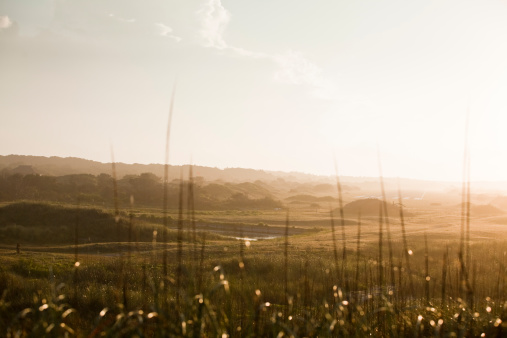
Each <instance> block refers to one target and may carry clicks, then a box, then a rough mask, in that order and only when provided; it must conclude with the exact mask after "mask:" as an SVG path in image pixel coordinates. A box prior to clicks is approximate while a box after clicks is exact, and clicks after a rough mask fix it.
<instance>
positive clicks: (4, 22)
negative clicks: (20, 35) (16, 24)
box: [0, 15, 12, 29]
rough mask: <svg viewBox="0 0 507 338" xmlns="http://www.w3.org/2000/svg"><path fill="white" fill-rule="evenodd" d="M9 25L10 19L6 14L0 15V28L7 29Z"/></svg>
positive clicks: (10, 24) (10, 23)
mask: <svg viewBox="0 0 507 338" xmlns="http://www.w3.org/2000/svg"><path fill="white" fill-rule="evenodd" d="M11 26H12V21H11V19H10V18H9V17H8V16H7V15H0V29H7V28H9V27H11Z"/></svg>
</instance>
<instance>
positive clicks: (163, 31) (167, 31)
mask: <svg viewBox="0 0 507 338" xmlns="http://www.w3.org/2000/svg"><path fill="white" fill-rule="evenodd" d="M155 27H157V29H158V34H159V35H161V36H164V37H168V38H170V39H173V40H174V41H176V42H180V41H181V38H180V37H179V36H176V35H174V34H172V32H173V29H172V28H171V27H169V26H167V25H164V24H163V23H160V22H158V23H155Z"/></svg>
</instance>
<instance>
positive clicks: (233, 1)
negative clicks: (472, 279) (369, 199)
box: [0, 0, 507, 181]
mask: <svg viewBox="0 0 507 338" xmlns="http://www.w3.org/2000/svg"><path fill="white" fill-rule="evenodd" d="M506 41H507V1H487V0H481V1H463V0H460V1H445V0H438V1H430V0H424V1H416V0H410V1H407V0H400V1H392V0H384V1H372V0H369V1H361V0H354V1H351V0H348V1H343V0H339V1H337V0H320V1H319V0H315V1H298V2H297V1H293V0H264V1H263V0H256V1H238V0H230V1H228V0H221V1H220V0H180V1H175V0H150V1H141V0H24V1H20V0H0V114H1V123H0V154H2V155H7V154H25V155H44V156H53V155H54V156H74V157H82V158H87V159H92V160H98V161H102V162H108V161H110V160H111V157H110V145H111V144H112V145H113V147H114V151H115V159H116V160H117V161H120V162H127V163H135V162H137V163H163V161H164V151H165V149H164V148H165V133H166V125H167V119H168V110H169V105H170V96H171V92H172V89H173V86H174V84H175V82H176V83H177V85H176V87H177V88H176V98H175V105H174V108H175V109H174V118H173V129H172V134H171V153H170V163H172V164H183V163H189V162H191V161H192V162H193V163H194V164H200V165H206V166H216V167H220V168H225V167H247V168H256V169H268V170H284V171H301V172H308V173H316V174H333V173H334V164H333V156H334V155H333V154H335V155H336V159H337V162H338V166H339V170H340V174H343V175H353V176H377V175H378V166H377V146H378V147H379V148H380V153H381V157H382V165H383V171H384V175H385V176H402V177H413V178H424V179H446V180H458V181H459V180H461V179H462V167H463V148H464V142H465V124H466V123H465V121H466V115H467V110H469V111H470V135H469V142H470V146H471V167H472V169H471V170H472V176H473V178H474V179H482V180H507V133H506V131H505V130H506V127H507V43H506Z"/></svg>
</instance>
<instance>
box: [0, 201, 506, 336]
mask: <svg viewBox="0 0 507 338" xmlns="http://www.w3.org/2000/svg"><path fill="white" fill-rule="evenodd" d="M405 204H407V205H405V208H404V211H405V213H406V214H407V215H409V216H408V217H406V218H405V222H404V227H405V233H406V243H407V249H408V251H409V252H410V255H404V252H405V251H404V244H403V243H404V242H403V236H402V227H401V222H400V217H399V215H392V214H390V215H389V217H388V218H385V219H380V220H379V216H378V212H377V214H376V215H375V214H374V213H370V214H369V213H368V212H367V210H366V211H365V213H364V215H363V216H362V217H361V220H360V221H359V220H358V217H357V215H355V216H353V215H349V214H345V218H346V220H345V221H344V226H343V227H342V226H341V221H340V220H339V219H338V217H336V216H333V219H334V222H333V223H334V231H333V226H332V225H331V217H330V214H329V211H325V210H323V209H322V210H315V209H313V208H308V207H302V208H298V209H296V208H294V209H290V210H289V212H288V223H286V222H287V212H286V211H285V210H220V211H199V210H196V211H195V219H196V223H195V224H196V226H195V232H194V231H193V228H192V222H191V221H189V220H188V219H186V217H187V214H186V213H185V212H183V211H182V213H181V220H180V221H178V219H179V218H180V216H179V211H178V210H169V211H168V215H169V216H170V219H171V221H170V222H169V223H168V230H167V233H166V235H165V236H166V239H167V242H166V243H163V240H162V238H163V232H164V229H163V225H162V224H163V219H162V217H163V213H162V211H161V210H156V209H149V210H148V209H139V210H135V209H132V210H131V211H132V212H131V215H132V216H133V217H132V218H130V217H129V214H127V213H124V215H123V216H121V217H120V219H119V220H118V222H115V218H114V214H113V212H112V211H107V210H99V209H94V208H92V207H90V208H85V207H81V208H79V209H76V207H75V206H69V205H61V204H60V205H47V204H31V203H29V202H26V203H21V204H11V205H5V206H4V207H3V208H2V209H1V212H0V217H1V218H2V222H4V224H2V227H1V230H2V232H1V233H0V235H1V236H2V237H1V238H2V241H1V245H0V257H1V258H0V260H1V261H2V266H1V268H0V289H1V290H3V291H2V292H3V295H2V301H1V303H0V314H1V316H0V318H1V322H0V324H1V325H0V327H4V329H3V333H2V334H7V335H8V336H24V335H32V336H40V335H50V336H60V335H65V334H69V335H77V336H101V335H109V336H117V335H129V336H130V335H134V336H136V335H137V336H223V335H226V336H227V335H229V336H283V335H287V336H370V335H374V336H432V335H436V336H481V335H483V336H484V335H485V336H505V335H507V327H505V324H506V323H507V317H506V316H507V302H506V300H507V298H506V290H505V288H506V286H507V285H506V282H507V271H506V266H507V252H506V250H507V249H506V248H507V232H506V231H505V226H506V225H505V219H504V217H503V216H502V215H501V214H499V215H495V216H490V215H489V214H487V213H485V214H484V215H480V214H478V215H477V216H473V215H472V216H471V217H470V235H469V238H470V241H469V245H468V244H467V245H466V248H465V250H466V251H465V257H463V259H459V255H458V254H459V252H460V222H461V214H460V207H459V206H457V205H456V204H454V201H452V202H448V203H433V204H431V203H430V202H428V201H426V202H424V203H423V202H416V201H412V202H408V201H407V202H406V203H405ZM8 208H11V209H8ZM34 219H38V220H39V221H40V224H36V225H33V223H34ZM380 221H381V222H380ZM9 222H10V223H9ZM54 222H56V223H57V224H54ZM387 222H389V230H390V231H389V232H387ZM380 223H381V224H383V229H382V232H379V224H380ZM6 224H9V225H6ZM30 224H31V225H30ZM41 229H44V231H43V230H41ZM286 230H287V232H286ZM154 231H156V235H154ZM358 231H360V233H358ZM30 234H37V236H36V237H33V236H32V237H30ZM62 234H64V235H62ZM252 234H255V235H256V236H252ZM379 234H381V235H382V240H381V241H379ZM246 237H248V238H249V239H242V240H241V239H240V240H238V239H237V238H246ZM252 237H256V238H252ZM263 237H269V238H270V239H262V238H263ZM41 239H42V240H41ZM129 239H130V240H129ZM425 239H426V242H425ZM16 243H20V252H19V253H17V252H16ZM425 243H427V244H425ZM76 262H78V263H76Z"/></svg>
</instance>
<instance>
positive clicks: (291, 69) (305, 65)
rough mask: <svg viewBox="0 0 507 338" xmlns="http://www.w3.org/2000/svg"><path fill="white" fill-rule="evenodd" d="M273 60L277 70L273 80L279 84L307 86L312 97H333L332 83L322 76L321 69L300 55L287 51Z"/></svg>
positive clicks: (334, 92) (333, 88)
mask: <svg viewBox="0 0 507 338" xmlns="http://www.w3.org/2000/svg"><path fill="white" fill-rule="evenodd" d="M273 60H274V61H275V62H276V64H278V66H279V69H278V70H277V71H276V72H275V74H274V76H273V78H274V80H275V81H277V82H280V83H287V84H293V85H307V86H310V87H311V88H312V95H313V96H315V97H317V98H321V99H332V98H334V97H335V94H336V88H335V86H334V85H333V83H332V82H330V81H328V80H326V79H325V78H324V77H323V75H322V69H320V68H319V67H318V66H317V65H315V64H314V63H312V62H310V61H309V60H308V59H306V58H305V57H304V56H303V55H302V54H301V53H299V52H295V51H288V52H287V53H285V54H279V55H275V56H274V57H273Z"/></svg>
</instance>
